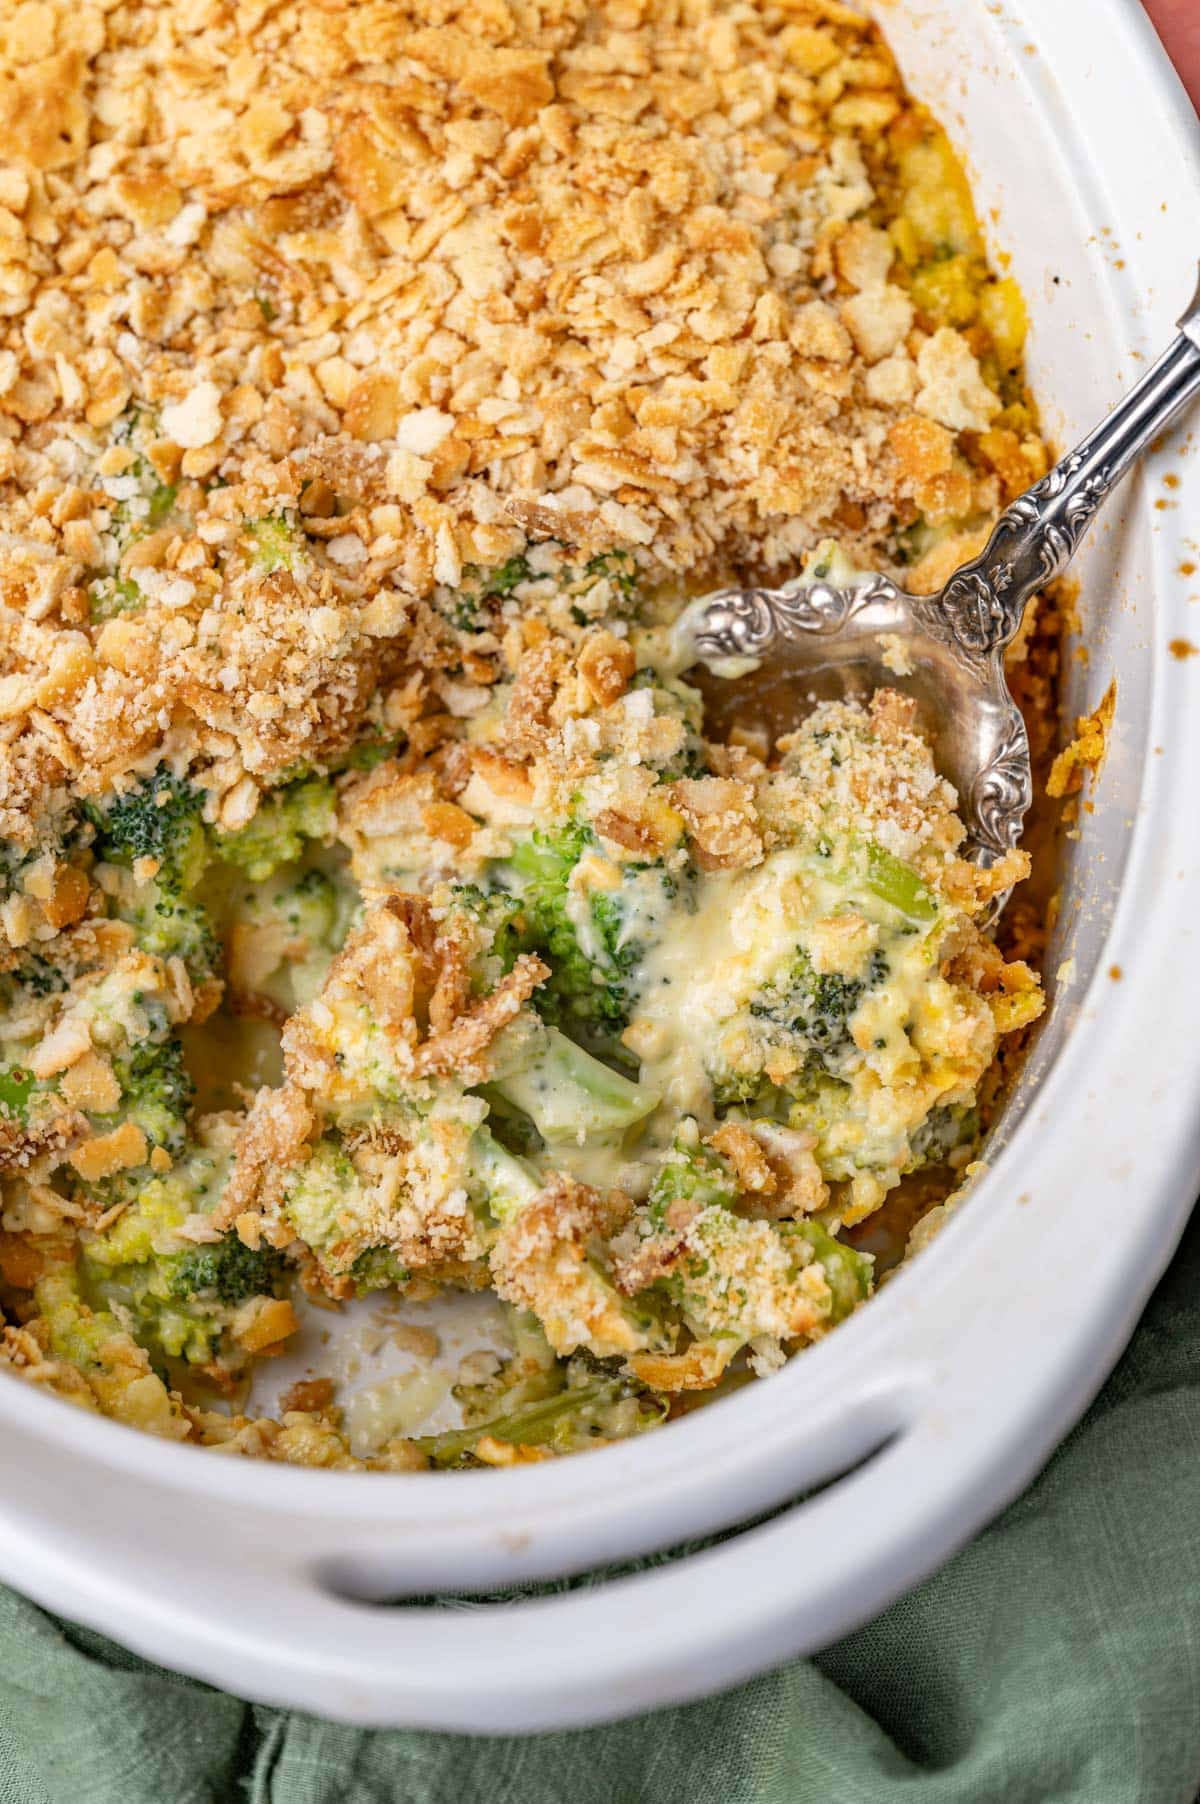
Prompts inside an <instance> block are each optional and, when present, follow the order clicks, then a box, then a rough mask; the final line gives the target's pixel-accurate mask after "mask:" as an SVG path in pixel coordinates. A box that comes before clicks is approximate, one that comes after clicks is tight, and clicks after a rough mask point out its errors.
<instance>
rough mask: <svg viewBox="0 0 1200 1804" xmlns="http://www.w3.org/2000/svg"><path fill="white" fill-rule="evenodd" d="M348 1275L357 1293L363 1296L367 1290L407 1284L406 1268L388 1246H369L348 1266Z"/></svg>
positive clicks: (394, 1287) (398, 1286) (393, 1287)
mask: <svg viewBox="0 0 1200 1804" xmlns="http://www.w3.org/2000/svg"><path fill="white" fill-rule="evenodd" d="M350 1276H351V1278H352V1279H353V1281H354V1284H355V1286H356V1287H357V1291H358V1295H359V1296H360V1297H365V1296H366V1295H367V1293H368V1291H372V1290H396V1289H398V1288H400V1287H401V1286H402V1285H405V1284H407V1283H408V1268H407V1266H404V1265H401V1263H400V1261H399V1259H398V1258H397V1257H396V1255H395V1253H393V1252H392V1251H391V1249H390V1248H389V1247H369V1248H368V1250H367V1251H366V1252H365V1253H360V1254H359V1255H358V1258H357V1259H356V1260H355V1261H354V1264H353V1265H352V1266H351V1267H350Z"/></svg>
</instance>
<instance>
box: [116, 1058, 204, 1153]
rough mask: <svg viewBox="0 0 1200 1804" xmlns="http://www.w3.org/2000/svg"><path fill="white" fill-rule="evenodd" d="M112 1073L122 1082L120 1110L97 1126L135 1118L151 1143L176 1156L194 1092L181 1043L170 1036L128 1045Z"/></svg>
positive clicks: (134, 1120)
mask: <svg viewBox="0 0 1200 1804" xmlns="http://www.w3.org/2000/svg"><path fill="white" fill-rule="evenodd" d="M113 1075H114V1076H115V1077H116V1079H117V1082H118V1083H119V1084H120V1086H121V1105H120V1108H119V1109H118V1110H117V1111H116V1112H115V1113H114V1114H113V1115H112V1116H111V1117H98V1118H96V1122H95V1125H96V1126H97V1127H98V1128H100V1127H102V1126H104V1125H111V1126H115V1125H116V1123H117V1122H118V1121H133V1122H135V1123H136V1124H137V1126H138V1127H140V1128H141V1130H142V1132H143V1134H144V1135H145V1136H146V1140H147V1143H148V1144H149V1145H150V1146H152V1147H154V1146H161V1147H165V1149H166V1150H167V1152H169V1153H170V1154H171V1156H172V1158H175V1157H177V1156H178V1154H179V1153H180V1152H181V1151H182V1149H183V1144H184V1140H185V1138H186V1134H187V1116H188V1110H189V1109H190V1108H191V1106H192V1099H193V1097H194V1095H195V1086H194V1085H193V1083H192V1080H191V1078H190V1077H189V1075H188V1073H187V1070H186V1068H185V1066H184V1062H183V1047H182V1046H181V1045H180V1043H179V1041H178V1040H177V1039H176V1038H175V1036H174V1035H171V1036H170V1037H169V1038H168V1039H166V1040H160V1041H152V1040H151V1041H143V1042H142V1043H141V1044H140V1045H137V1046H132V1047H130V1048H128V1049H127V1050H126V1051H125V1052H122V1053H120V1054H118V1055H117V1056H116V1057H115V1058H114V1059H113Z"/></svg>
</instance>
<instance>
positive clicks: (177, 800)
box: [84, 764, 208, 892]
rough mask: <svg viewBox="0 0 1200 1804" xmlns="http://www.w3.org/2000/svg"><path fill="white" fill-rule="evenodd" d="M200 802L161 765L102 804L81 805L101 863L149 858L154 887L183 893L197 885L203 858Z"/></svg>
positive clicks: (186, 784) (205, 844) (194, 791)
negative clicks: (153, 865)
mask: <svg viewBox="0 0 1200 1804" xmlns="http://www.w3.org/2000/svg"><path fill="white" fill-rule="evenodd" d="M203 802H204V798H203V796H202V795H201V794H200V792H199V790H197V789H194V788H193V787H192V785H191V784H190V783H189V782H187V781H186V779H185V778H182V777H176V776H175V775H174V774H173V773H172V771H171V770H169V769H168V767H167V766H166V765H165V764H160V765H159V767H158V769H157V770H156V771H155V772H154V775H153V776H152V777H147V778H145V779H144V780H143V781H142V782H141V783H139V784H138V785H137V787H136V788H134V789H131V790H128V791H127V792H126V793H125V794H123V795H119V796H117V797H116V798H115V799H114V800H113V801H111V802H109V803H108V804H107V806H100V805H99V804H97V803H94V802H88V803H85V804H84V807H85V811H86V813H87V816H88V818H89V820H90V821H91V822H92V824H93V826H94V827H95V828H96V831H97V835H98V846H97V849H98V851H99V853H100V856H101V857H102V858H103V859H105V860H106V861H107V862H108V863H109V864H117V865H122V866H125V867H127V868H128V867H132V866H133V865H134V864H135V863H136V862H137V860H138V859H141V858H153V859H155V860H156V861H157V863H158V867H159V869H158V871H157V873H156V877H157V881H158V883H159V884H160V885H169V886H170V887H171V888H172V889H174V890H176V891H180V892H186V891H188V890H190V889H192V888H194V886H195V885H196V883H197V882H198V881H199V879H200V875H201V873H202V871H203V869H204V865H205V862H206V860H207V858H208V839H207V835H206V833H205V831H204V825H203V822H202V820H201V809H202V807H203Z"/></svg>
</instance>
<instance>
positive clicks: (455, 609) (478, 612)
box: [437, 556, 533, 633]
mask: <svg viewBox="0 0 1200 1804" xmlns="http://www.w3.org/2000/svg"><path fill="white" fill-rule="evenodd" d="M532 575H533V572H532V570H531V569H530V568H529V561H528V559H527V558H524V557H521V556H517V557H510V558H508V559H507V560H506V562H504V563H503V564H498V565H496V567H495V568H494V569H492V570H482V569H480V568H479V567H478V566H477V565H472V566H471V567H469V568H468V569H466V570H464V571H463V587H462V588H461V589H455V590H452V591H445V590H442V591H439V595H438V600H437V606H438V610H439V612H440V613H441V614H442V615H443V617H444V618H445V619H446V620H448V621H449V622H450V625H451V626H453V627H455V628H457V630H458V631H459V632H460V633H478V632H482V631H483V630H484V628H485V627H486V626H487V625H488V624H489V620H488V615H487V603H488V602H489V601H503V600H504V598H505V597H506V596H508V595H511V594H512V592H513V590H514V589H516V588H518V587H519V586H520V584H521V583H527V582H528V581H529V580H530V578H531V577H532Z"/></svg>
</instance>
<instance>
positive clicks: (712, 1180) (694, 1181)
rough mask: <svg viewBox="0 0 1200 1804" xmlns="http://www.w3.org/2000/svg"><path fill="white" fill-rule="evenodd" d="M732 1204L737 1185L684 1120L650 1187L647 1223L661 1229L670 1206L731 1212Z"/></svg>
mask: <svg viewBox="0 0 1200 1804" xmlns="http://www.w3.org/2000/svg"><path fill="white" fill-rule="evenodd" d="M736 1201H737V1184H736V1183H735V1181H734V1177H733V1173H732V1171H731V1170H730V1168H729V1164H728V1161H727V1160H725V1159H723V1158H722V1157H721V1155H720V1153H718V1152H715V1151H714V1150H713V1148H712V1147H711V1146H704V1145H703V1144H702V1142H701V1140H700V1132H699V1129H698V1128H697V1126H696V1123H695V1122H694V1121H693V1120H692V1119H691V1118H690V1117H688V1118H686V1119H685V1120H684V1121H682V1122H681V1123H680V1125H679V1132H678V1133H677V1134H676V1136H675V1139H674V1140H673V1141H672V1143H671V1146H670V1148H669V1150H668V1152H667V1155H666V1157H665V1158H664V1160H663V1162H662V1164H661V1165H660V1166H659V1168H658V1171H657V1173H656V1174H655V1178H654V1182H653V1184H652V1185H651V1187H650V1195H649V1197H648V1198H647V1203H646V1216H647V1219H648V1221H649V1222H650V1224H651V1225H652V1227H654V1228H655V1229H656V1230H657V1229H660V1228H663V1227H665V1226H666V1221H667V1211H668V1210H669V1209H670V1207H671V1204H672V1203H677V1202H681V1203H692V1204H694V1205H695V1206H696V1207H697V1208H699V1209H707V1208H708V1207H709V1206H710V1205H711V1204H713V1203H717V1204H719V1205H720V1206H721V1207H722V1208H724V1209H732V1207H733V1205H734V1203H735V1202H736Z"/></svg>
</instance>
